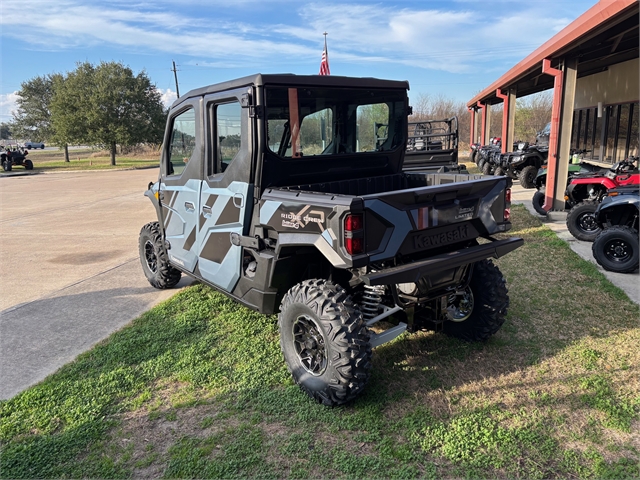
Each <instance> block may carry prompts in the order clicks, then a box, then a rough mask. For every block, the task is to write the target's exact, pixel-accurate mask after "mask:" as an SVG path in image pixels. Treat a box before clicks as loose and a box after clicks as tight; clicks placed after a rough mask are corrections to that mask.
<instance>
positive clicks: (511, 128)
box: [504, 88, 516, 148]
mask: <svg viewBox="0 0 640 480" xmlns="http://www.w3.org/2000/svg"><path fill="white" fill-rule="evenodd" d="M515 136H516V90H515V88H510V89H509V123H508V124H507V138H506V139H505V140H504V142H505V143H506V144H507V145H509V148H513V142H514V141H515V140H516V139H515V138H514V137H515Z"/></svg>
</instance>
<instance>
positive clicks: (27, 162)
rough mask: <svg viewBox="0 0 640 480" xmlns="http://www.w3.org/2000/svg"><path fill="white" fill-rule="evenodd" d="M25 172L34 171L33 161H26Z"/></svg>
mask: <svg viewBox="0 0 640 480" xmlns="http://www.w3.org/2000/svg"><path fill="white" fill-rule="evenodd" d="M24 168H25V170H33V162H32V161H31V160H25V161H24Z"/></svg>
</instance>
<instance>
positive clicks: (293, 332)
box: [278, 280, 371, 406]
mask: <svg viewBox="0 0 640 480" xmlns="http://www.w3.org/2000/svg"><path fill="white" fill-rule="evenodd" d="M278 327H279V328H280V348H281V349H282V354H283V355H284V360H285V362H286V364H287V368H288V369H289V372H291V375H292V376H293V379H294V381H295V382H296V383H297V384H298V385H299V386H300V388H301V389H302V390H304V392H305V393H307V395H309V396H310V397H311V398H314V399H315V400H317V401H318V402H320V403H323V404H324V405H329V406H333V405H341V404H343V403H346V402H349V401H350V400H353V399H354V398H356V397H357V396H358V394H359V393H360V392H361V391H362V390H363V389H364V387H365V385H366V383H367V381H368V380H369V372H370V370H371V345H370V343H369V335H370V334H369V330H368V329H367V327H366V325H365V323H364V320H363V318H362V313H361V312H360V310H359V309H357V308H356V306H355V305H354V304H353V302H352V300H351V297H349V296H348V295H347V293H346V292H345V290H344V289H343V288H342V287H340V286H339V285H335V284H333V283H332V282H329V281H326V280H305V281H304V282H301V283H299V284H297V285H295V286H294V287H292V288H291V290H289V291H288V292H287V293H286V295H285V296H284V298H283V299H282V304H281V305H280V314H279V315H278Z"/></svg>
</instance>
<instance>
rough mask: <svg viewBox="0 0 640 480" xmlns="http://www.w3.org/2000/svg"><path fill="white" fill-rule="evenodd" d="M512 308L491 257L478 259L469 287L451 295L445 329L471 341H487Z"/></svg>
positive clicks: (445, 331)
mask: <svg viewBox="0 0 640 480" xmlns="http://www.w3.org/2000/svg"><path fill="white" fill-rule="evenodd" d="M508 308H509V295H508V290H507V284H506V280H505V278H504V277H503V276H502V273H501V272H500V270H499V269H498V267H496V266H495V265H494V264H493V262H491V260H483V261H481V262H477V263H476V264H475V265H474V267H473V276H472V277H471V282H470V283H469V286H468V287H467V288H466V289H465V290H462V291H459V292H456V293H455V294H452V295H450V296H449V306H448V308H447V312H448V315H449V318H450V320H449V321H447V322H444V325H443V332H444V333H445V334H447V335H450V336H452V337H457V338H461V339H462V340H467V341H480V340H487V339H488V338H489V337H491V336H492V335H493V334H495V333H496V332H497V331H498V330H500V327H502V324H503V323H504V321H505V316H506V315H507V309H508Z"/></svg>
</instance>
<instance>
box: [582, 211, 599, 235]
mask: <svg viewBox="0 0 640 480" xmlns="http://www.w3.org/2000/svg"><path fill="white" fill-rule="evenodd" d="M578 228H579V229H580V230H582V231H583V232H587V233H591V232H595V231H596V230H598V228H599V227H598V224H597V223H596V216H595V215H594V214H593V213H592V212H590V213H585V214H583V215H580V217H579V218H578Z"/></svg>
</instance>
